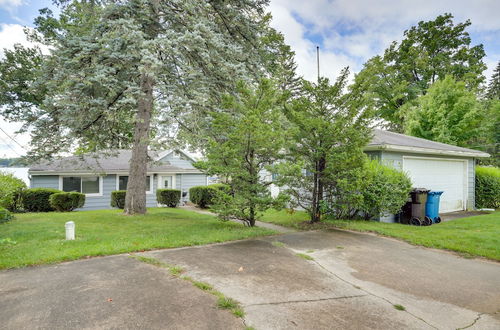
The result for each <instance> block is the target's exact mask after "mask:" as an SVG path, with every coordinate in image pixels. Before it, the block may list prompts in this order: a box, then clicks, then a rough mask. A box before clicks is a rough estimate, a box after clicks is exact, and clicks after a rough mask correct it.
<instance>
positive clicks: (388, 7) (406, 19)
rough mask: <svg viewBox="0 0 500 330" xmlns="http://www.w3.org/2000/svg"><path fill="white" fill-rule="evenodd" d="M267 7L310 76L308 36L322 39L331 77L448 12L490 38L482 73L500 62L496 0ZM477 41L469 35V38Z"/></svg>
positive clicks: (277, 3)
mask: <svg viewBox="0 0 500 330" xmlns="http://www.w3.org/2000/svg"><path fill="white" fill-rule="evenodd" d="M270 10H271V13H272V15H273V17H274V19H273V26H274V27H275V28H276V29H278V30H279V31H281V32H283V34H284V35H285V39H286V41H287V43H288V44H290V46H291V47H292V49H293V50H294V51H295V52H296V53H297V63H298V65H299V72H300V73H302V74H304V77H305V78H308V79H311V77H313V78H314V77H315V73H316V70H315V63H316V62H315V57H314V52H315V49H316V47H315V46H316V45H315V44H313V43H312V42H311V41H309V40H308V39H307V37H306V36H309V35H318V36H319V37H320V38H321V39H322V40H321V41H322V43H323V49H322V52H321V53H322V57H323V59H324V61H322V62H325V61H328V62H327V63H322V66H325V64H326V68H325V69H326V70H325V69H323V70H322V71H323V72H324V73H325V75H327V76H330V77H331V76H335V75H336V73H337V72H338V69H339V67H341V66H343V65H350V66H351V68H352V69H353V71H355V72H356V71H358V70H360V69H361V66H362V64H363V63H364V62H365V61H366V60H367V59H369V58H370V57H372V56H374V55H376V54H380V53H382V52H383V50H384V49H385V48H387V47H388V46H389V45H390V43H391V42H392V41H394V40H401V38H402V37H403V31H404V30H406V29H408V28H409V27H411V26H412V25H415V24H416V23H417V22H419V21H421V20H430V19H433V18H435V17H436V16H437V15H440V14H443V13H446V12H451V13H452V14H453V15H454V16H455V22H463V21H465V20H466V19H470V20H471V22H472V25H471V26H470V27H469V28H468V31H470V32H473V33H474V34H475V36H476V35H479V36H481V37H483V36H484V38H490V40H491V43H490V42H488V45H486V46H490V47H491V48H493V51H492V50H491V49H490V50H489V51H488V57H487V58H486V59H485V62H486V63H487V65H488V70H487V72H486V75H488V74H489V72H491V70H492V65H493V66H495V65H496V63H497V62H498V56H496V57H495V53H496V55H498V53H499V52H500V43H499V42H498V39H499V38H498V37H499V35H500V20H499V19H498V13H499V12H500V1H498V0H476V1H466V0H442V1H435V0H419V1H413V0H399V1H397V0H378V1H374V0H310V1H303V0H272V1H271V6H270ZM478 43H480V41H477V40H475V39H473V40H472V44H478ZM495 47H497V49H495ZM486 48H487V50H488V47H486ZM330 61H332V62H330ZM330 68H331V71H330Z"/></svg>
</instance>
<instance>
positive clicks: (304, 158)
mask: <svg viewBox="0 0 500 330" xmlns="http://www.w3.org/2000/svg"><path fill="white" fill-rule="evenodd" d="M348 75H349V71H348V69H347V68H346V69H344V70H343V71H342V73H341V75H340V76H339V77H338V78H337V80H336V82H335V83H334V84H333V85H332V84H330V82H329V80H328V79H326V78H322V79H320V81H319V82H318V84H314V83H311V82H307V81H304V83H303V88H302V96H301V97H299V98H296V99H294V100H292V101H291V104H290V105H287V106H286V107H285V114H286V117H287V119H288V120H289V121H290V123H291V127H290V128H289V131H290V136H291V139H290V140H291V144H290V148H289V149H290V151H289V155H288V156H287V160H288V161H287V162H282V163H281V164H278V165H276V166H275V167H276V169H277V172H278V173H279V176H278V178H277V180H276V182H277V184H278V185H281V186H285V187H287V192H288V193H289V194H290V195H291V196H292V200H291V203H292V206H296V205H298V206H300V207H302V208H303V209H305V210H307V212H308V213H309V215H310V218H311V221H312V222H315V221H319V220H320V219H321V216H322V209H321V207H320V206H321V205H322V204H323V200H324V199H325V196H326V198H329V199H330V200H333V199H337V200H339V198H344V199H346V198H350V197H351V196H354V195H346V194H343V192H344V191H345V189H346V188H347V187H346V186H347V185H350V184H352V183H353V182H355V181H356V180H358V179H357V178H356V177H357V176H359V175H360V174H361V172H360V168H361V167H362V165H363V162H364V159H365V157H366V156H365V154H364V153H363V147H364V146H365V145H366V144H367V143H368V141H369V140H370V137H371V129H370V127H369V124H370V121H371V119H372V112H371V109H370V104H369V103H368V102H367V100H366V98H365V94H364V92H363V91H362V90H360V89H358V88H357V87H356V86H354V87H353V88H350V89H349V90H347V88H346V85H347V82H348ZM346 90H347V92H346ZM341 187H342V188H343V189H342V190H340V188H341Z"/></svg>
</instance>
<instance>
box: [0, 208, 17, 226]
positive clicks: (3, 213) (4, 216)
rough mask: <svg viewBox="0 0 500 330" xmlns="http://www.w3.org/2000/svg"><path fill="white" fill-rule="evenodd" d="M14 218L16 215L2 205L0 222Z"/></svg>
mask: <svg viewBox="0 0 500 330" xmlns="http://www.w3.org/2000/svg"><path fill="white" fill-rule="evenodd" d="M12 218H14V217H13V216H12V214H11V213H10V212H9V210H7V209H5V208H3V207H0V223H5V222H8V221H10V220H12Z"/></svg>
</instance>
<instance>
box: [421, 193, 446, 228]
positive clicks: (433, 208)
mask: <svg viewBox="0 0 500 330" xmlns="http://www.w3.org/2000/svg"><path fill="white" fill-rule="evenodd" d="M442 194H443V191H429V192H428V193H427V202H426V203H425V216H427V217H429V218H431V219H432V222H434V223H440V222H441V218H440V217H439V199H440V197H441V195H442Z"/></svg>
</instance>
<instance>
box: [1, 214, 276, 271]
mask: <svg viewBox="0 0 500 330" xmlns="http://www.w3.org/2000/svg"><path fill="white" fill-rule="evenodd" d="M66 221H74V222H75V224H76V240H74V241H66V240H65V239H64V238H65V229H64V223H65V222H66ZM270 234H275V232H274V231H272V230H270V229H266V228H258V227H255V228H248V227H245V226H243V225H242V224H239V223H233V222H222V221H219V220H217V219H216V218H215V217H213V216H210V215H204V214H198V213H195V212H191V211H187V210H182V209H172V208H151V209H149V210H148V213H147V214H146V215H143V216H133V217H132V216H125V215H123V214H122V212H121V211H120V210H99V211H80V212H68V213H58V212H51V213H26V214H16V217H15V219H13V220H12V221H10V222H8V223H5V224H0V256H1V258H0V269H7V268H16V267H24V266H30V265H39V264H48V263H55V262H61V261H68V260H75V259H79V258H84V257H87V256H104V255H111V254H119V253H127V252H137V251H145V250H153V249H160V248H174V247H180V246H191V245H202V244H208V243H218V242H225V241H230V240H238V239H245V238H251V237H256V236H262V235H270Z"/></svg>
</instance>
